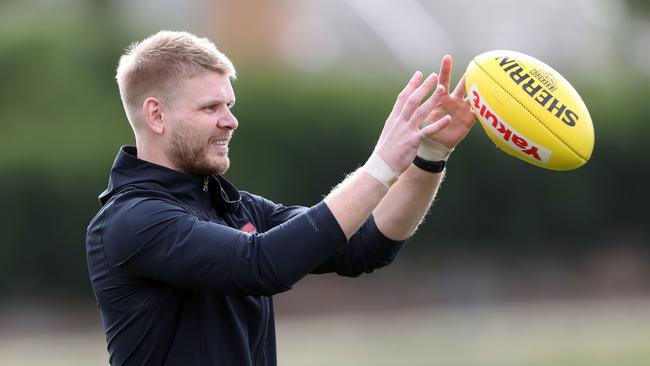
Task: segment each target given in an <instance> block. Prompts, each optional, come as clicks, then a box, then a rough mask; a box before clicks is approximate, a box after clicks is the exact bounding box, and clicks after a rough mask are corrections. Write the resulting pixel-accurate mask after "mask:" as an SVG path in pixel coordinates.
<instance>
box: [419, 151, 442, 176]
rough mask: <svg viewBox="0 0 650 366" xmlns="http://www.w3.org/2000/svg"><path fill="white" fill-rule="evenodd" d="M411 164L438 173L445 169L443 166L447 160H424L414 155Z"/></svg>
mask: <svg viewBox="0 0 650 366" xmlns="http://www.w3.org/2000/svg"><path fill="white" fill-rule="evenodd" d="M413 165H415V166H416V167H418V168H420V169H422V170H426V171H427V172H431V173H440V172H442V171H443V170H445V167H446V166H447V161H446V160H440V161H430V160H424V159H422V158H421V157H419V156H417V155H416V156H415V160H413Z"/></svg>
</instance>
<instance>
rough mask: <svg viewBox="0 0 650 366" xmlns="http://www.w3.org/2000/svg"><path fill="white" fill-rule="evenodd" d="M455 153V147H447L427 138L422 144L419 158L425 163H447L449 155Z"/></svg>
mask: <svg viewBox="0 0 650 366" xmlns="http://www.w3.org/2000/svg"><path fill="white" fill-rule="evenodd" d="M453 151H454V148H453V147H448V146H447V145H444V144H442V143H440V142H438V141H435V140H433V139H430V138H425V139H423V140H422V143H420V147H419V148H418V153H417V156H418V157H420V159H422V160H425V161H433V162H439V161H447V159H449V155H451V153H452V152H453Z"/></svg>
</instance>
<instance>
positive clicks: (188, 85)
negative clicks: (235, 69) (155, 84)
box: [174, 71, 235, 103]
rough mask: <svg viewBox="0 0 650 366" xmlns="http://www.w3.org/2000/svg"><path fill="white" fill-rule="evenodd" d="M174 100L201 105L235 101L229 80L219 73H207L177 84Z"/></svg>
mask: <svg viewBox="0 0 650 366" xmlns="http://www.w3.org/2000/svg"><path fill="white" fill-rule="evenodd" d="M174 94H176V98H178V99H181V100H184V101H190V102H192V103H201V102H202V101H205V100H212V99H217V100H222V101H225V102H234V101H235V92H234V90H233V88H232V84H231V82H230V78H229V77H228V76H227V75H225V74H221V73H219V72H215V71H208V72H204V73H201V74H198V75H195V76H192V77H191V78H189V79H184V80H182V81H181V82H180V83H178V87H177V89H176V92H175V93H174Z"/></svg>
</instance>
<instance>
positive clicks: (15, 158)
mask: <svg viewBox="0 0 650 366" xmlns="http://www.w3.org/2000/svg"><path fill="white" fill-rule="evenodd" d="M647 4H648V3H647V2H645V1H633V0H628V1H615V0H611V1H606V0H571V1H559V0H558V1H548V2H544V3H543V4H542V3H538V4H535V5H534V6H532V5H531V4H529V5H524V4H522V3H520V2H517V1H514V0H512V1H500V2H495V3H494V4H471V3H469V2H468V3H462V4H440V3H439V2H432V1H424V0H420V1H416V0H409V1H403V2H391V1H380V2H376V3H375V2H364V1H361V0H338V1H325V0H321V1H319V0H311V1H299V0H284V1H278V2H274V3H270V2H268V3H267V2H255V1H253V0H247V1H234V0H231V1H225V0H223V1H207V0H204V1H200V0H194V1H188V2H183V3H176V2H170V1H159V2H154V1H141V2H136V3H134V4H131V3H129V2H126V1H100V0H95V1H72V0H68V1H59V2H51V1H33V0H32V1H4V2H3V3H2V4H0V70H1V73H0V75H2V78H1V79H0V80H1V83H2V84H1V86H0V136H2V144H0V186H1V187H2V189H0V202H1V203H2V210H1V211H0V215H1V217H0V218H1V219H0V225H1V226H0V229H1V232H2V235H1V236H0V324H3V326H2V327H0V365H25V364H34V365H36V364H43V363H47V364H61V365H73V364H80V365H81V364H107V360H108V356H107V353H106V351H105V344H104V340H103V331H102V329H101V321H100V317H99V313H98V311H97V309H96V305H95V303H94V298H93V294H92V290H91V288H90V285H89V280H88V274H87V269H86V261H85V249H84V237H85V228H86V225H87V224H88V222H89V220H90V219H91V218H92V216H93V215H94V213H95V212H96V211H97V209H98V208H99V204H98V201H97V199H96V197H97V195H98V194H99V193H100V192H101V191H102V190H103V189H104V188H105V186H106V183H107V178H108V173H109V169H110V166H111V163H112V160H113V158H114V156H115V154H116V152H117V150H118V148H119V146H121V145H124V144H132V143H133V141H134V140H133V137H132V134H131V130H130V128H129V125H128V123H127V121H126V119H125V117H124V113H123V111H122V106H121V102H120V99H119V94H118V90H117V86H116V84H115V82H114V70H115V67H116V65H117V60H118V58H119V56H120V55H121V53H122V51H123V50H124V48H125V47H126V46H127V45H128V44H129V43H131V42H133V41H136V40H139V39H142V38H144V37H146V36H147V35H149V34H151V33H154V32H155V31H157V30H160V29H185V30H189V31H192V32H195V33H197V34H199V35H203V36H208V37H210V38H211V39H212V40H213V41H214V42H215V43H216V44H217V45H218V46H219V47H220V48H221V49H222V51H224V52H225V53H226V54H228V55H229V56H230V57H231V59H232V60H233V61H234V62H235V65H236V66H237V67H238V72H239V77H238V80H237V81H236V82H235V84H234V87H235V91H236V93H237V100H238V101H237V106H236V107H235V110H234V113H235V114H236V115H237V117H238V119H239V122H240V127H239V129H238V130H237V133H236V135H235V139H234V140H233V143H232V147H231V161H232V165H231V170H230V171H229V172H228V173H227V178H228V179H230V180H231V181H233V182H234V183H235V184H236V185H237V186H238V187H239V188H240V189H242V190H247V191H251V192H255V193H258V194H261V195H264V196H266V197H267V198H269V199H271V200H273V201H276V202H282V203H285V204H302V205H312V204H315V203H316V202H318V201H319V200H320V199H322V197H323V195H325V194H327V192H328V191H329V190H330V189H331V187H333V186H334V185H335V184H337V183H338V182H339V181H340V180H341V179H342V178H343V177H344V176H345V174H347V173H349V172H351V171H353V170H354V169H356V168H357V167H358V166H360V165H361V164H362V163H363V162H364V161H365V159H367V157H368V156H369V154H370V152H371V151H372V148H373V146H374V142H375V140H376V138H377V137H378V135H379V132H380V130H381V126H382V125H383V121H384V119H385V117H386V116H387V114H388V112H389V110H390V107H391V106H392V103H393V100H394V97H395V96H396V94H397V92H398V91H399V90H400V89H401V87H402V84H403V83H404V82H405V81H406V80H407V79H408V77H409V76H410V75H411V74H412V72H413V70H415V69H421V70H423V71H424V72H431V71H437V69H438V66H437V65H438V64H439V61H440V58H441V57H442V55H443V54H444V53H451V54H452V55H453V56H454V58H455V70H454V71H455V72H454V75H455V78H454V80H458V79H459V77H460V75H461V74H462V71H463V69H464V67H465V66H466V65H467V63H468V62H469V60H470V59H471V57H472V56H473V55H475V54H478V53H480V52H483V51H486V50H489V49H497V48H505V49H516V50H519V51H522V52H525V53H528V54H530V55H533V56H535V57H538V58H540V59H542V60H543V61H545V62H547V63H549V64H551V65H553V66H554V67H555V68H556V69H557V70H559V71H560V72H562V73H563V75H564V76H565V77H566V78H567V79H569V80H570V81H571V82H572V83H573V84H574V86H575V87H576V89H577V90H578V91H579V92H580V94H581V95H582V97H583V99H584V100H585V102H586V104H587V106H588V107H589V109H590V112H591V116H592V119H593V121H594V127H595V131H596V145H595V150H594V153H593V156H592V158H591V160H590V161H589V163H588V164H587V165H585V166H584V167H582V168H580V169H578V170H575V171H571V172H552V171H547V170H542V169H539V168H535V167H533V166H530V165H527V164H525V163H523V162H521V161H519V160H516V159H514V158H511V157H510V156H507V155H505V154H503V153H501V152H499V151H498V150H496V149H495V148H494V146H493V145H492V144H491V143H490V141H489V140H488V139H487V137H486V136H485V135H484V133H483V131H482V130H481V129H480V128H479V127H478V126H477V127H476V128H475V129H473V131H472V132H471V133H470V134H469V136H468V137H467V138H466V140H465V141H464V142H463V143H462V145H461V146H460V147H459V148H458V149H457V151H456V152H455V153H454V155H453V158H452V159H451V160H450V164H449V169H448V174H447V179H446V181H445V182H444V185H443V186H442V188H441V190H440V193H439V196H438V199H437V201H436V203H435V207H434V208H433V209H432V211H431V213H430V215H429V216H428V218H427V221H426V223H425V224H424V225H423V226H422V228H421V229H420V231H419V232H418V234H417V235H416V236H415V237H414V238H413V239H412V240H411V241H410V242H409V244H408V245H407V247H406V248H405V249H404V250H403V252H402V253H401V254H400V256H399V257H398V259H397V261H396V262H395V263H394V264H393V265H392V266H391V267H388V268H385V269H382V270H380V271H378V272H377V273H374V274H372V275H368V276H362V277H361V278H359V279H355V280H351V279H342V278H337V277H335V276H329V275H326V276H318V277H316V276H311V277H308V278H306V279H305V280H304V281H303V282H301V283H299V284H298V285H297V286H296V288H295V289H294V290H292V291H289V292H288V293H286V294H281V295H279V296H277V303H278V305H277V308H278V310H277V311H278V316H279V325H278V333H279V334H278V338H279V340H278V343H279V344H278V347H279V360H280V363H281V364H286V365H326V364H330V363H331V362H333V361H332V359H333V358H335V359H336V363H337V364H346V365H347V364H350V365H366V364H367V365H370V364H372V365H384V364H385V365H393V364H408V365H425V364H426V365H434V364H435V365H438V364H440V365H611V364H617V365H621V364H634V365H639V364H648V363H650V307H649V305H650V297H649V295H650V284H649V281H648V279H649V278H650V277H649V275H650V270H649V268H650V267H649V264H650V251H649V250H648V244H649V243H650V229H649V226H650V225H649V221H650V220H649V215H648V213H647V207H648V205H649V204H650V199H649V194H648V190H647V187H646V186H647V181H648V178H650V172H649V168H650V165H649V164H648V158H649V157H650V147H649V144H648V142H647V139H648V136H649V135H650V127H649V125H650V124H649V123H648V116H649V115H650V103H648V101H647V98H648V95H650V47H649V46H648V45H649V44H650V13H649V8H650V7H649V6H648V5H647ZM531 6H532V8H533V9H531ZM35 350H40V351H39V352H34V351H35ZM332 355H334V356H332Z"/></svg>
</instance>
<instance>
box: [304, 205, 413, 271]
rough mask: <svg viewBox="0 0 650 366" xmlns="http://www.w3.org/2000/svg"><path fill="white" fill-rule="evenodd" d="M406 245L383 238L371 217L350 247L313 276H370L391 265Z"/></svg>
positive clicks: (331, 259)
mask: <svg viewBox="0 0 650 366" xmlns="http://www.w3.org/2000/svg"><path fill="white" fill-rule="evenodd" d="M404 243H405V241H394V240H391V239H389V238H387V237H386V236H384V234H382V233H381V231H379V229H378V228H377V225H376V224H375V219H374V217H372V216H370V218H369V219H368V220H367V221H366V222H365V223H364V224H363V226H361V228H360V229H359V230H358V231H357V232H356V233H355V234H354V235H353V236H352V237H351V238H350V241H349V243H348V245H346V246H345V247H342V248H340V249H339V250H338V251H336V253H334V254H333V255H331V256H330V257H329V258H328V259H327V260H325V261H324V262H323V263H321V264H320V265H319V266H318V267H316V268H315V269H314V270H313V271H312V273H329V272H336V273H337V274H339V275H341V276H348V277H357V276H359V275H361V274H362V273H371V272H372V271H373V270H375V269H378V268H381V267H384V266H386V265H389V264H390V263H392V262H393V260H394V259H395V257H396V256H397V253H399V251H400V249H402V247H403V246H404Z"/></svg>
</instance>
